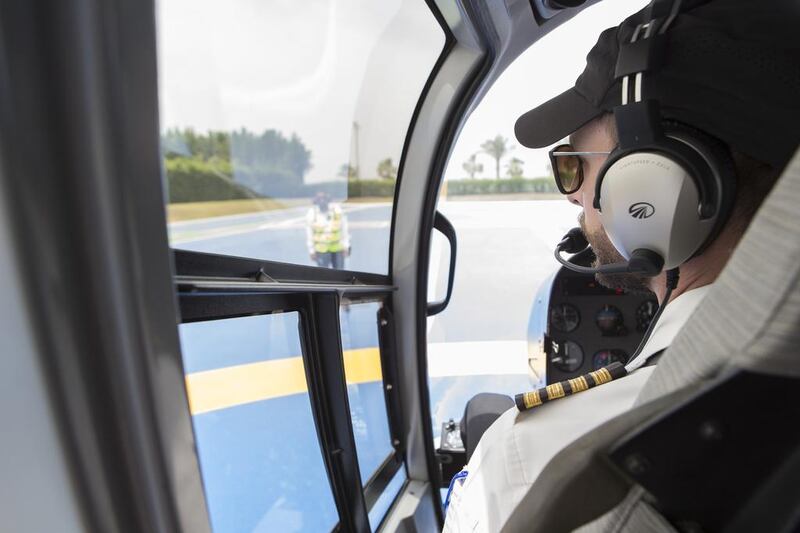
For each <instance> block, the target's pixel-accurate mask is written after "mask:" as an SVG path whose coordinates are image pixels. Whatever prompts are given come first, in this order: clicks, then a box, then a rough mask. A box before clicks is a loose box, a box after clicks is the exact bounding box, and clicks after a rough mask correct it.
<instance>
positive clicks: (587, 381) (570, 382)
mask: <svg viewBox="0 0 800 533" xmlns="http://www.w3.org/2000/svg"><path fill="white" fill-rule="evenodd" d="M627 374H628V371H627V370H625V365H623V364H622V363H611V364H610V365H608V366H604V367H603V368H598V369H597V370H595V371H594V372H589V373H588V374H584V375H582V376H578V377H576V378H572V379H567V380H564V381H559V382H558V383H552V384H550V385H548V386H546V387H542V388H541V389H536V390H535V391H531V392H524V393H522V394H517V395H516V396H515V397H514V401H515V402H516V404H517V409H519V410H520V411H527V410H528V409H532V408H534V407H536V406H539V405H542V404H543V403H547V402H550V401H553V400H557V399H558V398H563V397H565V396H571V395H573V394H575V393H578V392H583V391H585V390H588V389H591V388H593V387H597V386H598V385H603V384H605V383H608V382H609V381H613V380H615V379H618V378H621V377H623V376H626V375H627Z"/></svg>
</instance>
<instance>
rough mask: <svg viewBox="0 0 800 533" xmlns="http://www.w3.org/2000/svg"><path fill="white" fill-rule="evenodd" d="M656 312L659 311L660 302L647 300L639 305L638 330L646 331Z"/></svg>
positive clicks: (637, 310) (637, 313) (637, 311)
mask: <svg viewBox="0 0 800 533" xmlns="http://www.w3.org/2000/svg"><path fill="white" fill-rule="evenodd" d="M656 312H658V303H657V302H656V301H655V300H647V301H646V302H643V303H642V304H641V305H640V306H639V307H637V308H636V330H637V331H639V332H644V331H646V330H647V328H648V327H649V326H650V322H652V320H653V317H654V316H655V315H656Z"/></svg>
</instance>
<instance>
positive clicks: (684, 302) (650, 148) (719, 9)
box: [444, 0, 800, 532]
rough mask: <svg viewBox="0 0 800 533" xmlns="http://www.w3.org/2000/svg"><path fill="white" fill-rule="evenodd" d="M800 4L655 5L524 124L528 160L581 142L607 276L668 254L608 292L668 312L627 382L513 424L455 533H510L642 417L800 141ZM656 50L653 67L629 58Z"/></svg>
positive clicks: (454, 507)
mask: <svg viewBox="0 0 800 533" xmlns="http://www.w3.org/2000/svg"><path fill="white" fill-rule="evenodd" d="M798 5H800V4H797V3H796V2H795V1H794V0H780V1H774V2H770V3H769V5H768V6H767V5H766V4H764V3H761V2H752V1H750V0H716V1H711V2H697V1H695V2H692V1H685V2H683V5H682V6H681V5H680V2H654V3H653V4H652V5H651V6H648V8H645V9H643V10H642V11H640V12H638V13H636V14H634V15H632V16H631V17H629V18H628V19H626V20H625V21H623V22H622V23H621V24H620V25H619V26H617V27H615V28H610V29H608V30H606V31H604V32H603V33H602V34H601V35H600V37H599V39H598V42H597V43H596V44H595V46H594V47H593V48H592V50H591V51H590V52H589V54H588V56H587V65H586V68H585V70H584V71H583V73H582V74H581V76H580V77H579V78H578V79H577V81H576V83H575V86H574V87H573V88H571V89H568V90H567V91H565V92H564V93H562V94H560V95H559V96H556V97H555V98H553V99H551V100H549V101H548V102H546V103H544V104H543V105H541V106H539V107H537V108H535V109H533V110H531V111H529V112H527V113H525V114H524V115H523V116H522V117H520V118H519V120H518V121H517V123H516V128H515V130H516V135H517V139H518V140H519V142H520V143H521V144H523V145H525V146H527V147H530V148H542V147H546V146H551V145H553V144H555V143H557V142H559V140H560V139H564V138H565V137H567V136H569V139H568V142H566V143H564V144H563V145H559V146H557V147H556V148H555V149H554V150H553V153H552V155H551V158H552V161H553V165H552V166H553V169H554V174H555V175H556V181H557V185H558V187H559V189H560V190H561V191H562V193H564V194H565V196H566V199H567V200H568V201H570V202H572V203H573V204H575V205H579V206H581V208H582V213H581V214H580V217H579V222H580V225H581V228H582V229H583V232H584V234H585V236H586V238H587V240H588V242H589V244H590V245H591V247H592V249H593V251H594V253H595V256H596V261H595V265H594V267H595V269H596V270H602V268H603V266H607V265H611V264H622V265H626V264H628V265H631V264H633V258H634V256H636V255H637V254H640V252H641V251H642V250H647V249H657V250H658V251H659V254H657V257H653V256H647V254H645V256H642V257H640V258H639V259H642V260H643V261H645V263H647V262H648V261H649V266H648V265H645V268H643V269H641V270H639V271H638V273H637V270H636V269H635V268H632V269H631V270H634V273H608V272H600V273H597V274H596V277H597V279H598V281H599V282H601V283H602V284H604V285H606V286H608V287H612V288H622V289H625V290H627V291H646V290H650V291H653V292H654V293H655V294H656V296H657V297H658V299H659V303H660V305H661V306H664V305H666V304H667V303H668V304H669V305H666V307H664V308H663V314H661V316H660V317H659V318H658V321H657V322H656V324H655V325H654V327H653V329H652V331H651V333H650V335H649V337H648V338H647V340H646V342H645V343H643V346H642V348H641V349H640V350H639V351H638V355H636V359H635V360H636V364H635V365H633V366H632V367H631V366H630V364H631V362H632V361H629V364H628V366H629V367H630V368H631V371H630V372H629V373H627V375H625V376H624V377H621V378H620V379H616V380H613V381H610V382H606V383H602V384H600V385H601V386H594V387H593V388H589V389H588V390H583V391H582V392H579V393H577V394H573V395H566V396H564V395H562V397H560V398H558V399H557V400H556V401H547V402H546V403H542V404H540V405H538V406H536V407H535V408H532V409H530V410H529V411H526V412H519V411H518V409H516V408H512V409H510V410H509V411H507V412H505V413H504V414H503V415H501V416H500V418H499V419H498V420H497V421H496V422H495V423H494V424H493V425H492V426H491V427H490V428H489V429H488V430H487V431H486V433H484V435H483V437H482V439H481V441H480V443H479V445H478V447H477V448H476V450H475V452H474V453H473V455H472V457H471V459H470V461H469V464H467V465H466V466H465V467H464V470H463V471H462V472H461V473H460V474H459V475H458V476H456V478H455V479H454V482H453V483H452V484H451V489H450V493H449V495H448V501H447V503H446V521H445V528H444V530H445V531H470V532H473V531H492V532H493V531H500V530H501V529H502V528H503V526H504V524H505V523H506V521H507V520H508V518H509V516H510V515H511V513H512V512H513V511H514V509H515V508H516V507H517V505H518V503H519V502H520V501H521V500H522V498H523V497H524V496H525V494H526V493H527V491H528V490H529V489H530V487H531V486H532V484H533V483H534V481H535V480H536V478H537V476H538V475H539V474H540V473H541V471H542V469H543V468H544V467H545V465H546V464H547V463H548V461H549V460H550V459H551V458H552V457H553V456H555V454H557V453H558V452H559V451H560V450H561V449H563V448H564V447H565V446H567V445H568V444H569V443H570V442H572V441H574V440H575V439H577V438H579V437H580V436H582V435H583V434H585V433H587V432H589V431H590V430H592V429H593V428H595V427H598V426H599V425H601V424H602V423H603V422H604V421H607V420H610V419H611V418H613V417H615V416H617V415H619V414H621V413H623V412H625V411H626V410H628V409H630V408H631V407H632V406H633V403H634V401H635V399H636V397H637V395H638V393H639V391H640V390H641V389H642V387H643V386H644V384H645V382H646V380H647V378H648V377H649V376H650V374H651V373H652V371H653V369H654V368H655V367H654V366H653V365H654V364H655V363H656V362H657V359H658V355H659V354H660V353H661V352H662V351H663V350H664V349H665V348H667V347H668V346H669V344H670V343H671V341H672V339H673V338H674V337H675V335H676V334H677V333H678V331H679V330H680V328H681V327H682V326H683V324H685V323H686V321H687V320H688V319H689V317H690V315H691V313H692V311H693V310H694V309H695V307H696V306H697V305H698V304H699V303H700V301H701V300H702V298H703V295H704V294H705V292H706V291H707V290H708V288H709V286H710V285H711V284H712V283H713V282H714V280H715V279H716V277H717V276H718V274H719V273H720V271H721V270H722V269H723V268H724V266H725V264H726V262H727V261H728V259H729V258H730V256H731V254H732V252H733V250H734V248H735V247H736V244H737V242H738V241H739V239H740V238H741V237H742V235H743V233H744V232H745V231H746V228H747V226H748V224H749V222H750V220H751V218H752V216H753V215H754V213H755V212H756V210H757V209H758V207H759V205H760V203H761V202H762V200H763V199H764V198H765V196H766V195H767V194H768V193H769V190H770V189H771V187H772V186H773V185H774V183H775V181H776V179H777V177H778V176H779V175H780V172H781V171H782V170H783V168H784V167H785V166H786V164H787V163H788V161H789V158H790V157H791V155H792V154H793V153H794V150H795V149H796V148H797V145H798V142H800V127H798V124H800V104H798V101H799V100H798V95H800V39H798V38H797V36H796V27H797V22H798V15H800V7H798ZM673 8H674V9H673ZM651 9H652V10H651ZM651 21H654V22H651ZM649 22H650V24H649V25H648V23H649ZM650 37H654V38H656V39H659V42H658V45H652V48H651V49H650V51H652V55H650V56H648V54H647V53H641V52H642V50H645V52H647V51H646V47H642V46H640V45H639V46H638V50H639V52H640V53H638V55H637V54H636V53H635V52H634V53H632V52H629V50H631V49H632V48H637V46H629V43H631V41H639V40H642V39H648V38H650ZM653 42H656V41H653ZM654 58H655V59H654ZM626 78H627V79H626ZM623 89H624V90H625V92H623ZM643 198H646V201H641V200H642V199H643ZM640 228H641V229H640ZM647 228H649V229H647ZM629 261H630V262H629ZM654 271H655V272H659V271H660V272H661V273H660V274H658V275H655V276H653V275H652V274H653V272H654ZM667 272H669V273H670V274H671V275H670V282H671V283H672V284H673V285H674V286H673V287H672V288H671V289H670V287H668V283H667V281H668V280H667ZM751 275H758V273H757V272H754V273H752V274H751ZM739 312H744V310H739ZM666 357H669V355H668V353H667V355H666ZM578 504H580V503H578Z"/></svg>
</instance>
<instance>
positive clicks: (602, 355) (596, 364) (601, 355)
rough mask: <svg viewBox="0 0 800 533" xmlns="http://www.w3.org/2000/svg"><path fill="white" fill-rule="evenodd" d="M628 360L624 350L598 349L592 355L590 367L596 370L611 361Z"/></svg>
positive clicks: (621, 361)
mask: <svg viewBox="0 0 800 533" xmlns="http://www.w3.org/2000/svg"><path fill="white" fill-rule="evenodd" d="M627 361H628V354H627V353H625V350H600V351H599V352H597V353H595V354H594V355H593V356H592V369H593V370H597V369H598V368H602V367H604V366H608V365H610V364H611V363H622V364H623V365H624V364H625V363H626V362H627Z"/></svg>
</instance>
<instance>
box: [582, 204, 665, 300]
mask: <svg viewBox="0 0 800 533" xmlns="http://www.w3.org/2000/svg"><path fill="white" fill-rule="evenodd" d="M578 222H579V223H580V225H581V229H582V230H583V234H584V235H586V240H587V241H589V244H590V245H591V247H592V251H593V252H594V255H595V260H594V262H593V263H592V266H593V267H594V268H597V267H599V266H601V265H610V264H611V263H621V262H625V261H626V259H625V258H624V257H623V256H622V254H620V253H619V252H618V251H617V249H616V248H615V247H614V245H613V244H611V241H610V240H609V238H608V235H606V232H605V231H604V230H603V229H600V230H596V231H590V230H588V229H587V228H586V220H585V216H584V214H583V213H581V214H580V216H579V217H578ZM594 277H595V279H596V280H597V281H598V283H600V285H602V286H604V287H608V288H609V289H622V290H623V291H625V292H629V293H634V294H643V293H649V292H650V286H649V283H648V282H649V278H647V277H646V276H642V275H641V274H595V275H594Z"/></svg>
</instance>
